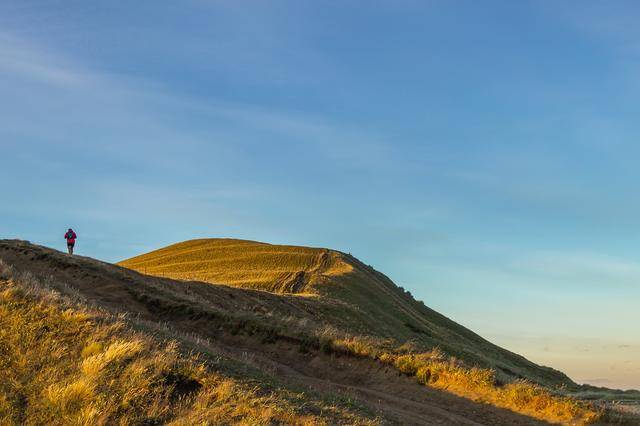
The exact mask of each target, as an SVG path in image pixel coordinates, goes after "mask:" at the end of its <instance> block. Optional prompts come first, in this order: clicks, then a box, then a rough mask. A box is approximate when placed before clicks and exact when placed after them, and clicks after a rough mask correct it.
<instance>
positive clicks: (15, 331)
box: [0, 265, 367, 425]
mask: <svg viewBox="0 0 640 426" xmlns="http://www.w3.org/2000/svg"><path fill="white" fill-rule="evenodd" d="M0 267H2V265H0ZM0 269H1V268H0ZM0 272H2V271H0ZM0 275H1V274H0ZM5 275H6V274H5ZM32 281H33V279H32V278H30V277H29V276H24V277H21V278H20V279H18V280H4V281H2V277H1V276H0V424H16V425H17V424H20V425H21V424H78V425H93V424H113V423H119V424H158V423H172V424H184V425H187V424H220V423H245V424H314V425H315V424H323V423H335V422H349V423H361V422H363V423H364V422H367V421H366V420H364V419H361V418H359V417H357V416H355V415H351V414H350V413H347V414H344V417H340V416H337V417H324V416H322V417H321V416H319V415H317V414H313V413H309V412H305V411H306V410H304V409H303V408H304V407H302V408H301V407H296V406H294V405H293V404H292V403H291V402H290V401H289V400H287V399H285V398H281V397H280V396H279V395H278V394H276V393H266V392H261V391H259V390H258V389H257V388H252V387H250V386H249V385H247V384H244V383H241V382H238V381H235V380H232V379H229V378H227V377H224V376H223V375H220V374H216V373H212V372H210V371H207V369H206V368H205V367H204V366H203V365H202V364H201V363H199V362H198V361H197V359H193V358H185V357H183V356H181V355H180V353H179V352H178V350H177V347H176V345H175V344H171V343H168V344H160V343H159V342H157V341H155V340H154V339H152V338H151V337H149V336H147V335H144V334H142V333H136V332H133V331H131V330H129V329H128V328H127V326H126V325H125V323H124V322H123V321H122V320H120V321H118V320H114V319H111V318H105V317H104V316H100V315H99V314H97V313H95V312H91V311H88V310H85V309H80V308H66V307H64V306H62V305H63V304H60V303H58V302H59V300H58V296H56V295H55V294H54V293H50V294H49V293H46V292H43V291H42V290H41V289H38V288H37V286H36V285H34V283H33V282H32Z"/></svg>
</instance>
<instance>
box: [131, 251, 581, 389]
mask: <svg viewBox="0 0 640 426" xmlns="http://www.w3.org/2000/svg"><path fill="white" fill-rule="evenodd" d="M120 265H122V266H124V267H127V268H131V269H134V270H137V271H139V272H143V273H146V274H153V275H158V276H164V277H171V278H176V279H187V280H199V281H205V282H210V283H216V284H226V285H231V286H236V287H243V288H251V289H260V290H266V291H269V292H276V293H286V294H296V295H299V297H297V298H294V299H298V300H300V301H301V302H302V300H305V303H308V304H311V305H312V306H313V307H314V309H315V311H316V314H315V315H314V316H313V318H312V320H313V321H314V322H316V324H317V325H318V326H328V327H332V328H335V329H339V330H348V331H349V332H351V333H356V334H359V335H365V336H369V337H372V338H373V339H374V340H376V341H377V343H376V344H377V345H384V349H390V348H391V349H397V348H399V347H403V348H404V349H406V350H410V351H414V352H420V351H430V350H432V349H434V348H436V347H438V348H440V349H441V350H442V351H444V352H445V353H446V354H447V355H449V356H454V357H457V358H460V359H462V360H464V361H466V362H468V363H469V364H472V365H476V366H479V367H483V368H493V369H495V370H496V371H497V372H498V379H499V380H504V381H509V380H512V379H514V378H527V379H530V380H532V381H535V382H537V383H540V384H543V385H545V386H552V387H559V386H564V387H572V386H575V384H574V383H573V382H572V381H571V380H570V379H569V378H568V377H567V376H566V375H564V374H563V373H561V372H559V371H556V370H553V369H551V368H547V367H541V366H538V365H536V364H534V363H532V362H530V361H528V360H527V359H525V358H524V357H522V356H520V355H517V354H514V353H512V352H509V351H507V350H504V349H502V348H500V347H497V346H495V345H493V344H491V343H490V342H488V341H486V340H485V339H483V338H482V337H480V336H478V335H477V334H475V333H473V332H472V331H470V330H468V329H466V328H464V327H462V326H460V325H459V324H457V323H455V322H454V321H451V320H450V319H448V318H447V317H445V316H443V315H441V314H439V313H438V312H435V311H434V310H432V309H430V308H428V307H427V306H425V305H424V304H423V303H422V302H418V301H416V300H415V299H414V298H413V297H412V296H411V295H410V294H409V293H408V292H405V291H404V290H403V289H401V288H400V287H398V286H396V285H395V284H394V283H393V282H392V281H391V280H390V279H389V278H387V277H386V276H385V275H383V274H381V273H380V272H378V271H376V270H374V269H373V268H371V267H370V266H367V265H365V264H363V263H362V262H360V261H359V260H357V259H356V258H354V257H352V256H350V255H348V254H345V253H341V252H338V251H334V250H328V249H317V248H309V247H296V246H281V245H271V244H265V243H259V242H253V241H243V240H231V239H201V240H193V241H186V242H183V243H178V244H174V245H171V246H168V247H165V248H162V249H160V250H156V251H153V252H150V253H147V254H143V255H141V256H137V257H134V258H131V259H128V260H125V261H123V262H120ZM383 342H384V343H383Z"/></svg>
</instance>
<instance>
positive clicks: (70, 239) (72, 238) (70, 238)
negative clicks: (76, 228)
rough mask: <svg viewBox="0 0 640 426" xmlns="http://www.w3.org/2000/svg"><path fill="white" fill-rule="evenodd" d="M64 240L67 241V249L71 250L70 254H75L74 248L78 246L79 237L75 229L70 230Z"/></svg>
mask: <svg viewBox="0 0 640 426" xmlns="http://www.w3.org/2000/svg"><path fill="white" fill-rule="evenodd" d="M64 238H65V239H66V240H67V249H68V250H69V254H73V246H74V245H75V244H76V238H78V236H77V235H76V233H75V232H73V229H71V228H69V230H68V231H67V233H66V234H64Z"/></svg>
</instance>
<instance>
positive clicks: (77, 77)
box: [0, 33, 88, 88]
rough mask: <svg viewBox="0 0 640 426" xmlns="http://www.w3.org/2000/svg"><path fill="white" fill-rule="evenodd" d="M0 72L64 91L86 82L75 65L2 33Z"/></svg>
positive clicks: (0, 34) (0, 36)
mask: <svg viewBox="0 0 640 426" xmlns="http://www.w3.org/2000/svg"><path fill="white" fill-rule="evenodd" d="M0 70H1V71H2V72H4V73H10V74H11V75H13V76H14V77H15V76H19V77H23V78H28V79H32V80H36V81H39V82H41V83H46V84H51V85H55V86H60V87H67V88H69V87H77V86H80V85H82V84H85V83H86V82H87V80H88V73H87V72H83V71H81V70H80V69H78V66H77V64H71V63H69V62H68V61H67V60H66V59H65V58H63V57H62V56H61V55H57V54H51V52H48V51H46V50H43V49H40V48H38V47H36V46H34V45H33V44H31V43H29V42H27V41H26V40H24V39H19V38H17V37H15V36H12V35H9V34H6V33H0Z"/></svg>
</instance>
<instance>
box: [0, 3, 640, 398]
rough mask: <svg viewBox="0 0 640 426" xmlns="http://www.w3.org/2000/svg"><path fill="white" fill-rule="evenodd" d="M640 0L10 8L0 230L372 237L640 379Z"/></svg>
mask: <svg viewBox="0 0 640 426" xmlns="http://www.w3.org/2000/svg"><path fill="white" fill-rule="evenodd" d="M639 18H640V4H637V3H636V2H631V1H619V2H615V3H614V4H611V3H602V2H595V1H586V2H578V1H567V2H562V3H561V4H551V3H549V2H543V1H536V0H525V1H522V2H504V1H487V2H482V3H481V4H480V3H478V2H472V1H462V2H455V3H452V2H438V1H433V2H414V1H410V0H409V1H401V2H391V1H382V2H377V3H376V4H375V5H370V6H369V7H363V6H362V4H361V3H356V2H350V1H345V2H339V3H329V2H293V1H279V0H278V1H273V2H268V3H264V2H252V1H250V2H248V3H242V4H239V3H237V2H230V1H220V2H215V3H207V2H201V1H197V0H193V1H192V0H189V1H186V2H181V3H180V4H158V3H156V2H146V1H143V2H135V3H133V4H126V5H125V4H115V3H107V4H94V3H87V2H78V1H72V2H62V3H61V2H44V3H38V4H37V5H36V4H33V3H29V2H22V1H17V0H8V1H4V2H2V4H0V28H1V29H0V96H1V99H2V101H1V102H0V149H1V150H2V160H3V161H2V167H0V191H1V192H2V195H3V199H2V203H1V204H0V237H1V238H21V239H25V240H29V241H32V242H34V243H36V244H42V245H46V246H49V247H55V248H57V249H62V250H64V248H65V246H64V240H63V235H64V232H65V231H66V229H67V228H69V227H73V228H74V229H75V230H76V232H77V233H78V236H79V239H78V243H77V246H76V252H77V254H79V255H87V256H90V257H95V258H98V259H101V260H105V261H109V262H115V261H119V260H123V259H126V258H129V257H131V256H133V255H135V254H140V253H144V252H147V251H150V250H152V249H156V248H160V247H164V246H166V245H168V244H169V243H171V242H180V241H184V240H188V239H192V238H194V237H202V236H218V235H219V236H222V235H224V236H234V237H238V238H243V239H251V240H255V241H264V242H269V243H274V244H292V245H305V246H322V247H328V248H333V249H337V250H340V251H345V252H350V253H353V255H354V256H356V257H358V258H359V259H361V260H362V261H364V262H366V263H368V264H371V265H372V266H373V267H375V268H376V269H377V270H380V271H381V272H383V273H385V274H386V275H388V276H389V277H390V278H392V279H393V281H394V282H396V283H397V284H398V285H400V286H402V287H404V288H405V289H407V290H409V291H411V293H412V294H413V295H414V297H416V298H417V299H419V300H423V301H424V302H425V304H427V306H429V307H431V308H433V309H435V310H437V311H438V312H440V313H442V314H444V315H447V316H448V317H450V318H452V319H453V320H454V321H456V322H458V323H460V324H462V325H464V326H465V327H468V328H469V329H471V330H473V331H475V332H477V333H478V334H479V335H481V336H483V337H484V338H486V339H488V340H490V341H491V342H493V343H495V344H497V345H499V346H502V347H504V348H506V349H509V350H511V351H513V352H517V353H519V354H522V355H523V356H525V357H526V358H528V359H530V360H532V361H534V362H536V363H539V364H543V365H547V366H550V367H553V368H555V369H558V370H561V371H563V372H565V373H566V374H568V375H569V376H570V377H571V378H572V379H574V380H575V381H577V382H580V383H591V384H594V385H597V386H605V387H610V388H621V389H630V388H635V389H640V336H639V334H638V331H637V324H638V322H639V321H640V311H639V310H638V309H637V300H639V299H640V286H639V285H638V283H639V282H640V244H639V242H640V202H639V201H638V200H637V197H634V195H635V193H636V185H635V183H636V182H637V181H638V179H640V170H639V169H638V167H637V158H638V151H639V150H640V145H638V143H637V141H636V135H637V134H639V130H640V129H639V127H640V123H639V122H638V120H637V115H638V111H637V110H638V107H637V99H638V97H639V96H638V95H640V84H639V79H638V72H637V71H638V70H639V69H638V68H639V66H640V65H639V64H640V50H639V49H638V48H637V45H638V43H639V42H640V29H638V26H637V25H636V23H637V21H638V19H639Z"/></svg>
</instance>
